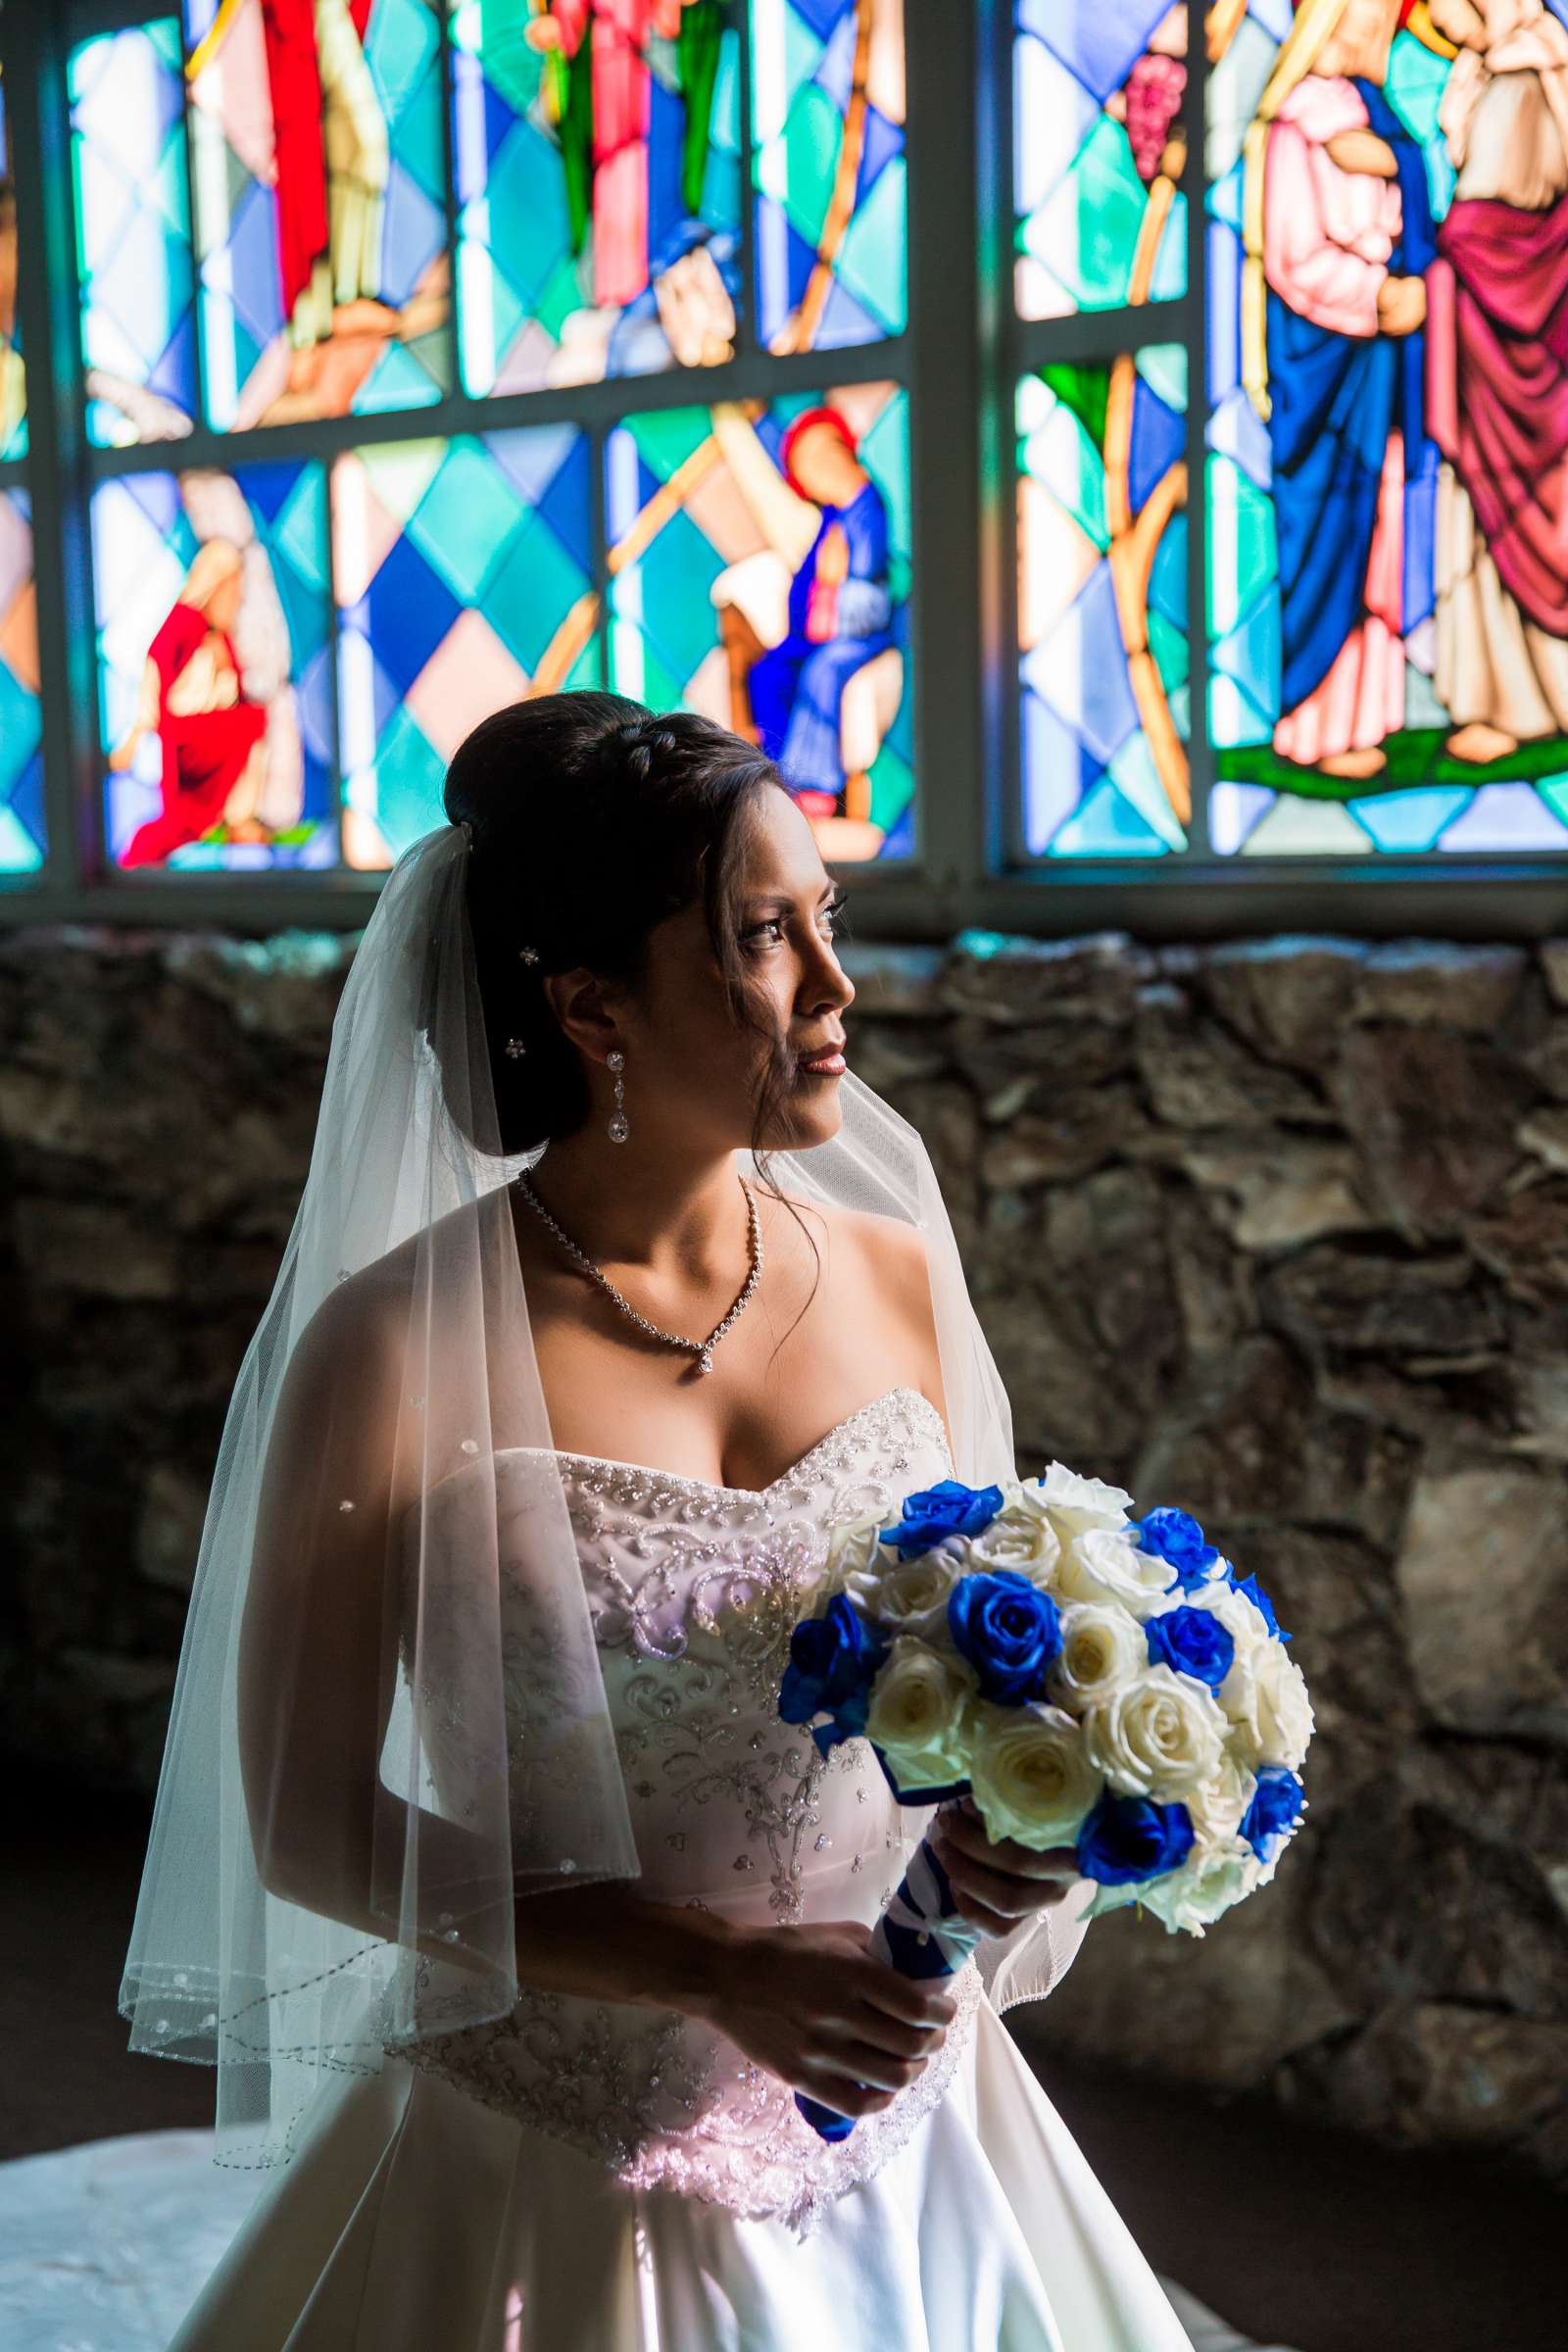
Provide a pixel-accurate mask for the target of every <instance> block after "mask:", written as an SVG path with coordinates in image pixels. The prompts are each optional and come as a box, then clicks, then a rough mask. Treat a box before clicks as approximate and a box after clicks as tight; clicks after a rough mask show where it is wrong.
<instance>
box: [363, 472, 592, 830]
mask: <svg viewBox="0 0 1568 2352" xmlns="http://www.w3.org/2000/svg"><path fill="white" fill-rule="evenodd" d="M592 518H593V500H592V486H591V462H590V457H589V447H588V443H587V440H586V438H585V436H584V435H583V434H581V433H579V432H577V431H575V430H574V429H573V428H572V427H570V426H568V425H540V426H530V427H528V428H526V429H519V430H516V431H511V432H500V433H486V434H484V435H482V436H475V435H464V436H462V437H460V438H458V439H456V440H453V441H450V442H445V441H436V440H430V441H413V442H383V443H379V444H377V445H374V446H368V447H365V448H362V449H357V450H354V451H352V452H348V453H345V454H344V455H343V456H342V457H340V458H339V459H338V460H337V461H336V463H335V465H334V466H333V473H332V520H333V551H334V569H335V577H336V594H337V599H338V605H339V634H338V674H339V695H338V701H339V710H340V712H341V726H342V747H343V748H342V765H343V800H344V807H343V855H344V858H345V861H346V862H347V863H348V864H350V865H357V866H370V867H374V866H381V865H386V864H389V863H390V862H391V861H392V860H393V859H394V858H397V857H399V856H400V855H401V853H402V852H403V851H404V850H405V849H406V848H407V847H408V846H409V844H410V843H411V842H413V841H415V840H417V838H418V836H419V835H420V834H421V833H425V832H428V830H429V829H430V827H431V826H432V825H436V824H439V823H440V822H441V821H442V815H441V783H442V777H443V774H444V772H445V769H446V764H447V761H448V760H450V759H451V757H452V754H453V753H454V752H455V751H456V749H457V747H458V745H459V744H460V743H461V742H462V740H463V738H464V736H465V735H466V734H467V732H468V730H469V729H470V727H473V726H475V725H476V724H477V723H478V721H479V720H480V719H481V718H484V717H485V716H487V715H488V713H489V712H490V711H497V710H500V709H501V708H502V707H503V706H504V705H506V704H508V703H514V702H516V701H518V700H519V699H520V698H521V697H522V696H524V695H527V694H530V693H538V694H545V693H555V692H558V691H560V690H561V689H563V688H566V687H572V686H597V685H600V684H601V683H602V682H603V679H602V666H601V660H600V638H599V633H598V631H599V608H598V599H597V597H596V596H595V595H594V593H593V561H592V528H593V520H592Z"/></svg>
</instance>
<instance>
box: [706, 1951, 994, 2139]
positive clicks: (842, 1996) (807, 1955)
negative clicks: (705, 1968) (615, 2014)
mask: <svg viewBox="0 0 1568 2352" xmlns="http://www.w3.org/2000/svg"><path fill="white" fill-rule="evenodd" d="M870 1945H871V1930H870V1929H869V1927H866V1926H864V1925H863V1924H862V1923H861V1922H860V1921H859V1920H853V1919H835V1920H823V1921H818V1922H816V1923H815V1924H813V1925H811V1926H807V1927H795V1928H760V1929H757V1930H755V1931H750V1932H749V1931H746V1930H739V1931H737V1932H736V1935H735V1936H734V1939H733V1942H732V1944H731V1945H730V1947H729V1948H728V1949H727V1950H726V1952H725V1955H724V1963H723V1967H722V1969H721V1970H720V1971H719V1972H717V1981H716V1982H715V1983H714V1984H713V1985H712V1986H711V1989H710V1991H709V1992H708V1994H707V1996H706V1998H705V1999H704V2003H703V2008H702V2012H701V2014H702V2015H703V2017H704V2018H705V2019H706V2020H707V2022H708V2023H709V2024H710V2025H711V2026H715V2027H716V2028H717V2029H718V2031H719V2032H720V2033H721V2034H727V2035H728V2036H729V2038H730V2040H731V2041H733V2042H735V2043H736V2044H737V2046H738V2047H739V2048H740V2049H742V2050H744V2051H745V2053H746V2055H747V2057H748V2058H750V2059H752V2060H754V2061H755V2063H756V2064H757V2065H759V2066H765V2067H766V2068H767V2069H768V2071H769V2073H771V2074H774V2075H777V2076H778V2077H779V2078H780V2080H781V2081H783V2082H787V2083H788V2084H789V2085H790V2088H791V2089H792V2090H804V2091H806V2092H808V2093H809V2095H810V2096H811V2097H812V2098H815V2099H820V2100H821V2101H822V2103H823V2104H824V2105H825V2106H828V2107H831V2108H833V2109H834V2110H835V2112H836V2113H838V2114H840V2115H849V2116H861V2115H874V2114H876V2113H877V2112H878V2110H879V2109H881V2108H884V2107H888V2106H891V2104H892V2102H893V2100H894V2098H895V2097H896V2096H897V2094H898V2093H899V2091H901V2090H903V2089H904V2088H905V2086H906V2084H907V2083H910V2082H914V2081H916V2080H917V2078H918V2077H919V2076H920V2075H921V2074H923V2073H924V2071H925V2069H926V2067H927V2065H928V2064H929V2063H930V2061H931V2059H932V2058H934V2057H935V2055H936V2053H937V2051H938V2050H939V2049H940V2048H941V2047H942V2044H943V2043H944V2042H945V2041H946V2039H947V2036H948V2027H949V2024H950V2023H951V2021H952V2019H953V2018H954V2016H955V2015H956V2009H957V2004H956V2001H955V2000H954V1998H953V1995H952V1994H951V1993H950V1992H945V1991H944V1990H943V1989H942V1986H941V1982H940V1981H933V1980H928V1981H926V1982H924V1983H916V1982H915V1981H914V1980H913V1979H912V1978H909V1977H901V1976H900V1975H899V1974H898V1973H897V1971H896V1970H894V1969H891V1968H889V1966H888V1964H887V1962H886V1961H885V1960H879V1959H878V1958H877V1957H876V1955H875V1953H874V1952H873V1951H872V1950H871V1948H870ZM862 2085H863V2086H864V2087H862Z"/></svg>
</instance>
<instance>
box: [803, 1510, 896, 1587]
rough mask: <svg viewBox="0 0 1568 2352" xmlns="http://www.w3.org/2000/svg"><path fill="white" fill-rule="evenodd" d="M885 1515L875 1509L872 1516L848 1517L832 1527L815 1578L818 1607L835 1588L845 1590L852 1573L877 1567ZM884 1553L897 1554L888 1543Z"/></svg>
mask: <svg viewBox="0 0 1568 2352" xmlns="http://www.w3.org/2000/svg"><path fill="white" fill-rule="evenodd" d="M886 1517H887V1514H886V1512H884V1511H878V1512H877V1513H876V1515H875V1517H874V1518H873V1517H866V1516H862V1517H860V1518H858V1519H847V1520H845V1521H844V1523H843V1524H842V1526H839V1527H836V1528H835V1529H834V1530H833V1533H832V1535H831V1536H830V1537H829V1538H828V1546H827V1557H826V1560H825V1563H824V1566H823V1570H822V1573H821V1575H820V1576H819V1578H818V1579H817V1581H816V1605H817V1607H818V1609H820V1608H822V1607H823V1606H824V1605H825V1604H826V1603H827V1602H828V1601H830V1600H831V1599H832V1598H833V1595H834V1594H835V1593H843V1592H845V1591H847V1589H848V1584H849V1579H850V1577H851V1575H852V1574H856V1573H859V1574H864V1573H866V1572H868V1571H870V1570H872V1569H874V1568H875V1567H876V1565H877V1563H878V1558H879V1555H882V1553H883V1550H884V1547H883V1545H882V1544H881V1543H880V1541H879V1536H880V1531H881V1529H882V1526H883V1523H884V1521H885V1520H886ZM886 1556H888V1557H889V1558H892V1557H895V1556H896V1555H895V1554H894V1552H893V1547H892V1545H891V1544H889V1545H888V1546H887V1547H886Z"/></svg>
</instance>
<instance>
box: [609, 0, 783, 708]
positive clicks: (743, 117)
mask: <svg viewBox="0 0 1568 2352" xmlns="http://www.w3.org/2000/svg"><path fill="white" fill-rule="evenodd" d="M755 5H756V0H737V5H736V12H735V13H736V20H737V23H738V25H739V27H740V29H739V32H738V33H737V35H736V38H737V39H738V40H739V42H740V56H739V69H740V92H739V105H740V132H741V152H740V165H739V170H740V189H741V193H740V212H741V221H740V232H739V233H740V264H741V307H740V317H739V319H737V320H736V332H735V356H736V358H737V359H741V360H749V359H751V358H752V356H753V354H754V353H756V352H758V351H760V350H761V348H762V338H761V335H760V333H759V331H758V319H757V208H758V204H759V202H760V196H759V191H758V188H757V185H756V172H757V141H756V138H755V136H754V133H753V124H752V10H753V8H754V7H755ZM606 675H607V676H608V675H609V672H608V671H607V672H606Z"/></svg>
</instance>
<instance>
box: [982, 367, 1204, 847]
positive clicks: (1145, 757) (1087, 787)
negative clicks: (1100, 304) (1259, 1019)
mask: <svg viewBox="0 0 1568 2352" xmlns="http://www.w3.org/2000/svg"><path fill="white" fill-rule="evenodd" d="M1186 414H1187V355H1186V352H1185V350H1183V349H1182V347H1181V346H1180V345H1177V344H1169V343H1162V344H1155V345H1153V346H1152V347H1151V348H1149V349H1147V350H1144V351H1140V352H1137V353H1131V352H1128V353H1123V354H1122V355H1120V356H1119V357H1118V358H1116V359H1113V360H1109V361H1096V362H1090V363H1076V364H1075V363H1062V364H1060V365H1054V366H1051V367H1046V368H1039V369H1037V370H1036V371H1035V372H1034V373H1033V374H1031V375H1027V376H1025V377H1024V379H1023V381H1022V382H1021V383H1020V385H1019V387H1018V396H1017V426H1018V624H1019V681H1020V687H1021V713H1022V729H1023V745H1022V772H1023V786H1024V846H1025V848H1026V850H1027V851H1028V852H1029V853H1030V855H1031V856H1035V857H1053V858H1160V857H1164V856H1167V855H1168V854H1169V853H1170V852H1172V851H1179V850H1182V849H1184V848H1185V847H1186V844H1187V831H1186V828H1187V822H1188V819H1189V816H1190V814H1191V803H1190V791H1191V788H1190V783H1189V776H1188V762H1187V751H1186V743H1187V734H1188V724H1189V708H1188V693H1187V661H1188V656H1187V517H1186V513H1185V506H1186V495H1187V468H1186V464H1185V443H1186V429H1187V428H1186Z"/></svg>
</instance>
